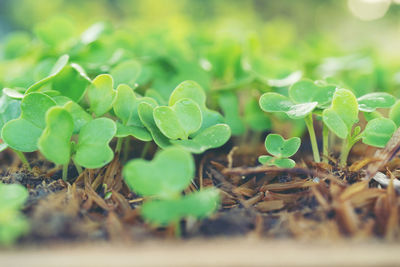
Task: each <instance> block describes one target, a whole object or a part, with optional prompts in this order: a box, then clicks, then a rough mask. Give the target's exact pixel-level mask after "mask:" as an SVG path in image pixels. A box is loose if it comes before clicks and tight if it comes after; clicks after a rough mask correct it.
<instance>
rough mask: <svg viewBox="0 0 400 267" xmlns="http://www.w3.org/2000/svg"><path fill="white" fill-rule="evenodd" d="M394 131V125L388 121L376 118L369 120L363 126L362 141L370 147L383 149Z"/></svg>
mask: <svg viewBox="0 0 400 267" xmlns="http://www.w3.org/2000/svg"><path fill="white" fill-rule="evenodd" d="M396 129H397V127H396V124H395V123H394V122H393V121H392V120H390V119H386V118H376V119H373V120H370V121H369V122H368V123H367V125H366V126H365V129H364V132H363V134H362V141H363V143H364V144H367V145H370V146H375V147H385V145H386V143H387V142H388V141H389V139H390V138H391V137H392V135H393V133H394V132H395V131H396Z"/></svg>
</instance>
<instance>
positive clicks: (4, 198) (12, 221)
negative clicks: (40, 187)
mask: <svg viewBox="0 0 400 267" xmlns="http://www.w3.org/2000/svg"><path fill="white" fill-rule="evenodd" d="M28 196H29V193H28V190H27V189H26V188H25V187H23V186H22V185H19V184H2V183H0V218H1V219H0V244H1V245H6V246H7V245H11V244H13V243H14V242H15V241H16V240H17V239H18V238H19V237H20V236H22V235H24V234H26V233H27V232H28V230H29V224H28V221H27V220H26V218H25V217H24V216H23V214H22V213H21V208H22V207H23V205H24V203H25V201H26V200H27V199H28Z"/></svg>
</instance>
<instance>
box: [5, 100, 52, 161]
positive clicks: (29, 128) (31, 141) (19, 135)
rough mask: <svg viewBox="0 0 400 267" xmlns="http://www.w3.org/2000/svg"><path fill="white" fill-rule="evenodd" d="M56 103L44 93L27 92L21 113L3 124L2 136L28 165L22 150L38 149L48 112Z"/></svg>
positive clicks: (22, 102)
mask: <svg viewBox="0 0 400 267" xmlns="http://www.w3.org/2000/svg"><path fill="white" fill-rule="evenodd" d="M55 105H56V102H55V101H54V100H53V99H51V98H50V97H49V96H47V95H45V94H43V93H30V94H27V95H25V96H24V98H23V99H22V101H21V115H20V116H19V117H18V118H17V119H13V120H10V121H8V122H7V123H6V124H5V125H4V126H3V129H2V131H1V138H2V139H3V141H4V142H5V143H6V144H7V145H8V146H9V147H10V148H12V149H13V150H15V151H16V153H17V155H18V156H19V157H20V159H21V161H22V162H23V163H24V164H25V165H27V166H28V167H29V163H28V161H27V160H26V158H25V156H24V154H23V153H22V152H33V151H36V150H37V149H38V147H37V142H38V139H39V137H40V135H41V134H42V132H43V130H44V128H45V126H46V122H45V115H46V112H47V110H48V109H49V108H51V107H53V106H55Z"/></svg>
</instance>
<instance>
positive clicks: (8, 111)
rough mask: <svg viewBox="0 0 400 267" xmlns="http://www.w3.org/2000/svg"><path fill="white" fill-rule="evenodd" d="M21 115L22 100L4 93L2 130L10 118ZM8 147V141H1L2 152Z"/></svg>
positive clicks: (0, 110)
mask: <svg viewBox="0 0 400 267" xmlns="http://www.w3.org/2000/svg"><path fill="white" fill-rule="evenodd" d="M20 115H21V101H19V100H15V99H12V98H10V97H8V96H7V95H5V94H4V89H3V95H2V96H1V97H0V132H1V129H3V126H4V125H5V124H6V123H7V122H9V121H10V120H13V119H16V118H18V117H19V116H20ZM7 147H8V145H7V144H6V143H3V142H2V141H1V142H0V152H1V151H3V150H5V149H6V148H7Z"/></svg>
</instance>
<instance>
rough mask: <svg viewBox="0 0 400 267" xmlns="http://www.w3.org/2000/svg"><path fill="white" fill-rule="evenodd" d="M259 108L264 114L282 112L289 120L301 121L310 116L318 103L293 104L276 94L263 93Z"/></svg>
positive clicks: (286, 98)
mask: <svg viewBox="0 0 400 267" xmlns="http://www.w3.org/2000/svg"><path fill="white" fill-rule="evenodd" d="M259 103H260V107H261V109H262V110H264V111H265V112H284V113H286V114H287V115H288V116H289V117H290V118H291V119H302V118H304V117H306V116H307V115H308V114H310V113H311V112H312V111H313V110H314V109H315V108H316V107H317V105H318V102H309V103H302V104H294V103H293V102H292V101H291V100H290V99H289V98H288V97H286V96H284V95H280V94H277V93H265V94H263V95H262V96H261V97H260V102H259Z"/></svg>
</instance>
